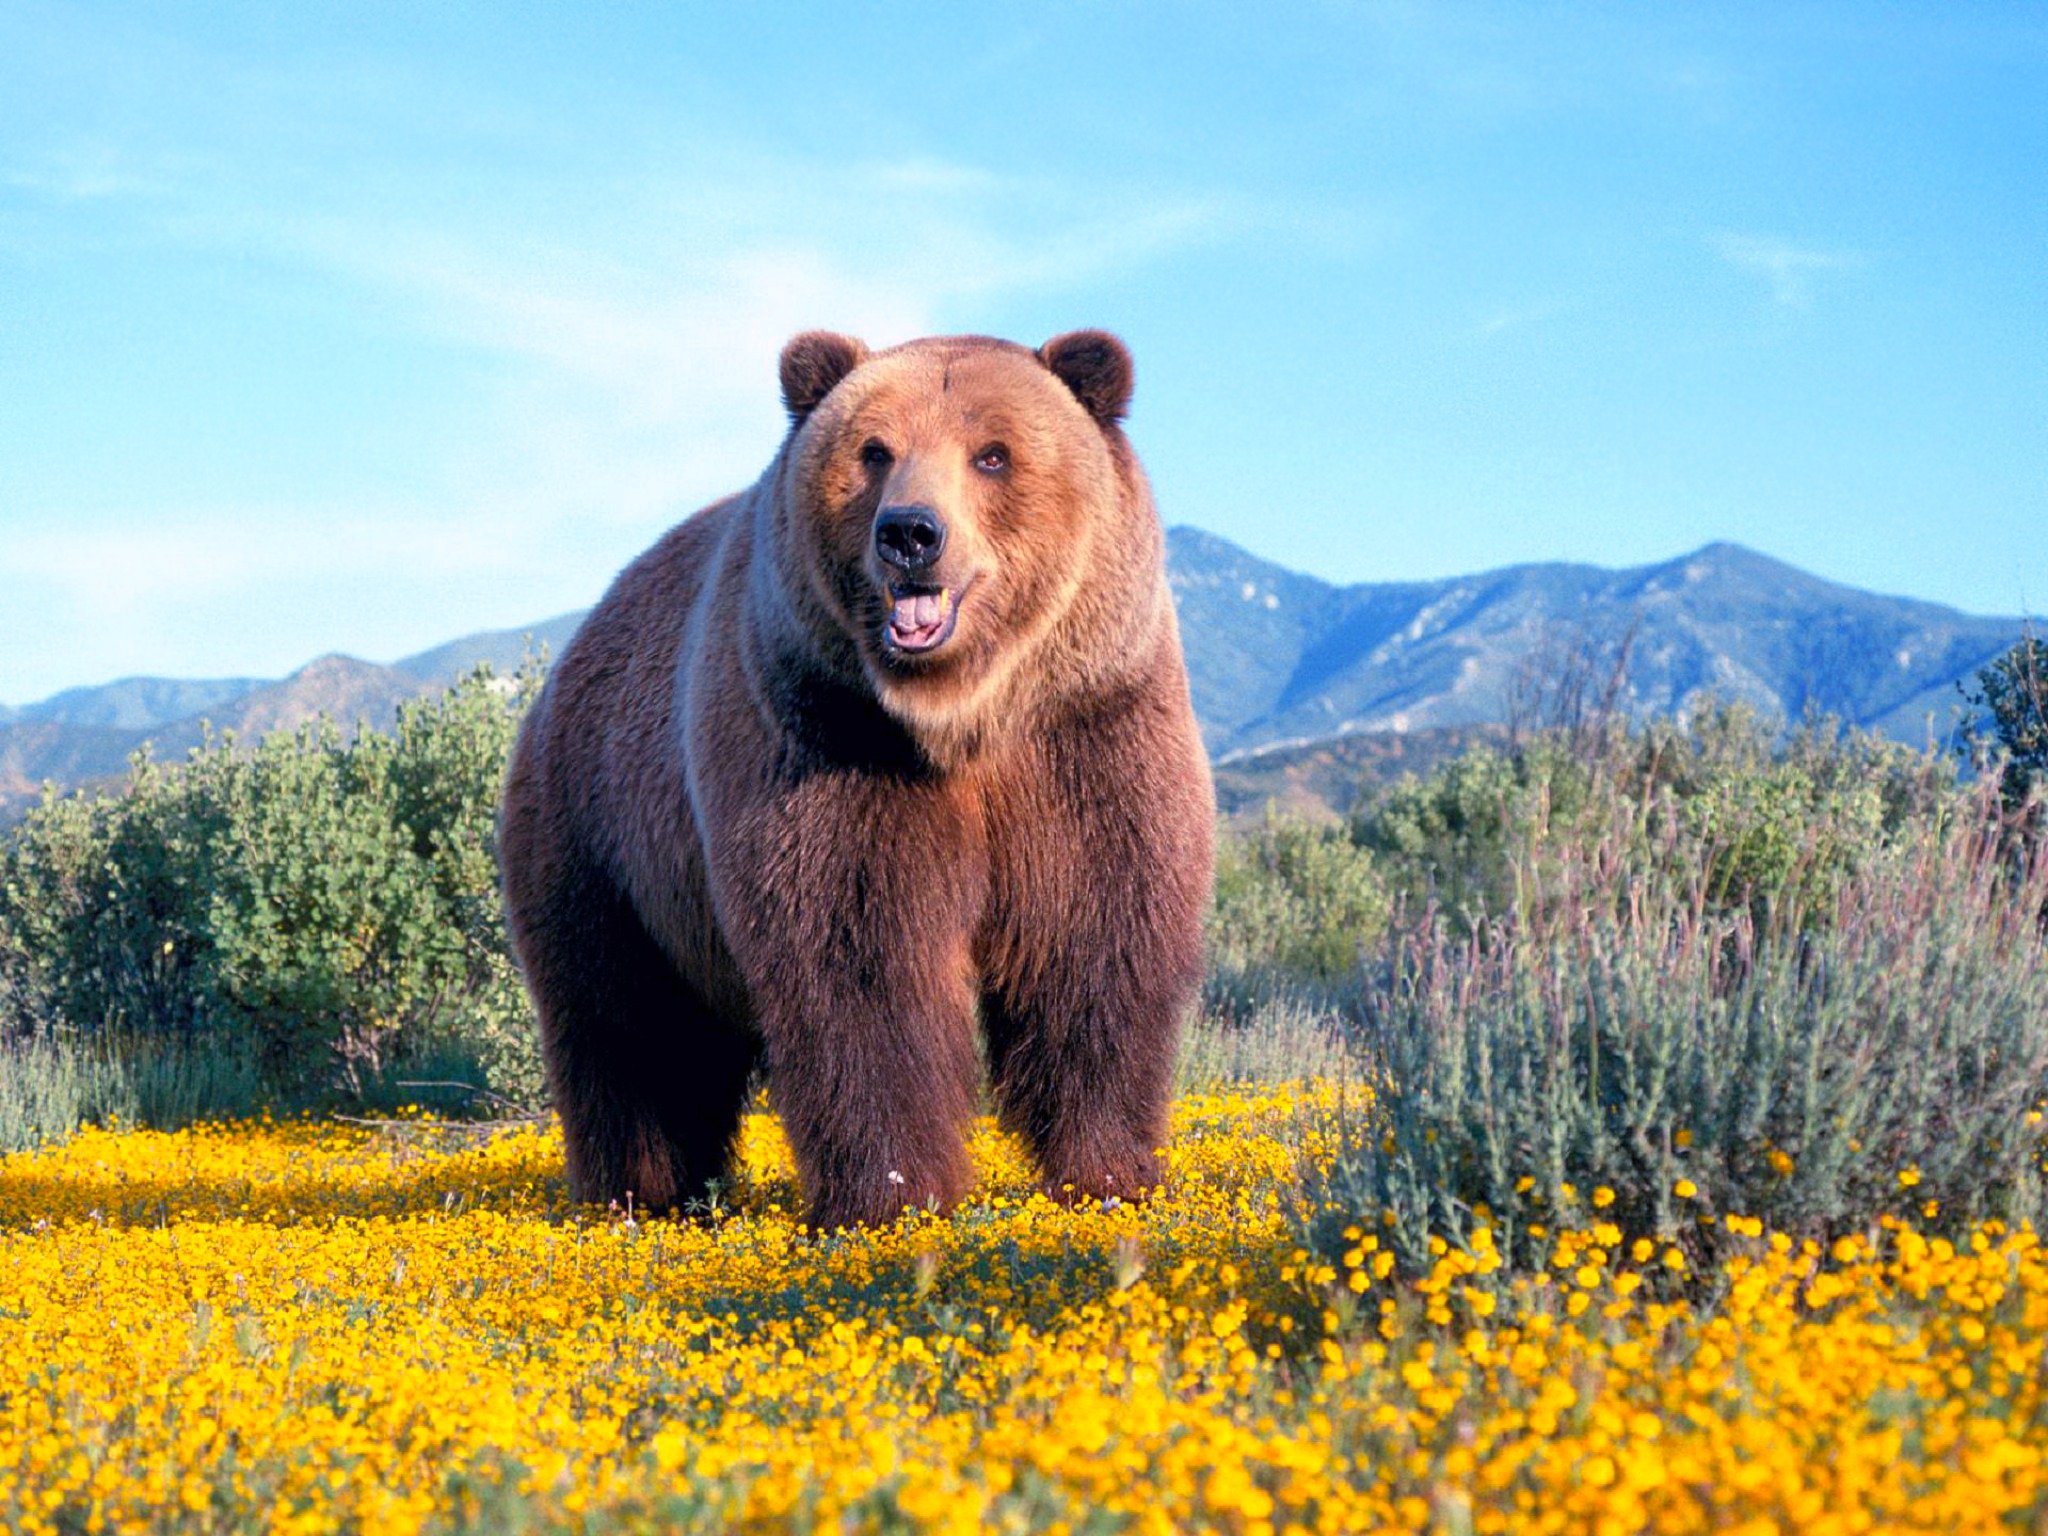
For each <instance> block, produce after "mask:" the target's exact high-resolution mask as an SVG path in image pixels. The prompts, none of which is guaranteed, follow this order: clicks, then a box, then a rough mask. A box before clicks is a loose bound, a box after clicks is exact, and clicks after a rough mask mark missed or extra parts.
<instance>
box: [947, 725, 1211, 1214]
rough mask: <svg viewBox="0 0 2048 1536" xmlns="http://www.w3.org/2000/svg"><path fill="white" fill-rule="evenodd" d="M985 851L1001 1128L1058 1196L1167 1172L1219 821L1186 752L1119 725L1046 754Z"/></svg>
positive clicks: (992, 1048) (987, 1001) (1088, 1194)
mask: <svg viewBox="0 0 2048 1536" xmlns="http://www.w3.org/2000/svg"><path fill="white" fill-rule="evenodd" d="M1030 783H1031V785H1032V787H1033V794H1032V795H1031V796H1030V798H1028V799H1021V798H1020V802H1019V804H1018V807H1017V809H1016V811H1015V813H1014V814H1013V815H1012V817H1011V818H1010V820H1009V822H1008V825H1007V829H1006V831H1007V835H1006V836H1005V838H1004V839H1003V841H1002V842H1001V843H1000V844H999V845H998V846H997V847H996V849H995V850H994V851H993V853H992V865H993V872H994V873H993V881H994V887H993V899H992V903H991V906H992V910H993V913H994V919H993V922H992V924H991V926H990V929H989V931H988V933H987V935H986V936H985V939H984V943H983V974H984V978H985V980H984V991H983V994H982V1026H983V1030H984V1032H985V1034H986V1036H987V1040H988V1053H989V1066H990V1073H991V1076H992V1078H993V1082H994V1089H995V1097H996V1102H997V1106H998V1108H999V1110H1000V1112H1001V1115H1002V1120H1003V1123H1004V1125H1005V1126H1007V1127H1008V1128H1009V1129H1010V1130H1012V1131H1014V1132H1015V1133H1017V1134H1018V1135H1019V1136H1021V1137H1022V1138H1023V1139H1024V1140H1025V1141H1026V1142H1028V1143H1029V1144H1030V1146H1031V1149H1032V1152H1033V1153H1034V1154H1035V1156H1036V1157H1037V1160H1038V1166H1039V1172H1040V1175H1041V1177H1042V1178H1043V1180H1044V1185H1045V1189H1046V1191H1047V1193H1048V1194H1050V1195H1052V1196H1054V1197H1055V1198H1062V1199H1088V1198H1096V1199H1100V1198H1104V1197H1107V1196H1111V1195H1117V1196H1124V1197H1129V1196H1132V1195H1135V1194H1138V1193H1141V1192H1142V1191H1143V1190H1145V1189H1147V1188H1149V1187H1150V1186H1151V1185H1152V1184H1153V1183H1155V1182H1156V1181H1157V1179H1158V1176H1159V1158H1158V1150H1159V1148H1161V1147H1162V1146H1163V1145H1164V1144H1165V1141H1166V1130H1167V1112H1168V1107H1169V1099H1170V1096H1171V1092H1172V1084H1173V1069H1174V1063H1175V1059H1176V1057H1177V1055H1178V1053H1179V1048H1180V1037H1181V1030H1182V1026H1183V1024H1184V1022H1185V1020H1186V1017H1187V1014H1188V1013H1189V1011H1190V1010H1191V1009H1192V1007H1193V1006H1194V1002H1195V999H1196V996H1197V994H1198V992H1199V989H1200V986H1201V976H1202V919H1203V914H1204V911H1205V909H1206V907H1207V904H1208V900H1209V880H1210V869H1211V863H1212V858H1213V839H1214V822H1213V812H1212V810H1211V809H1210V805H1211V802H1210V799H1209V795H1208V781H1207V777H1206V775H1205V774H1204V773H1203V772H1202V770H1201V767H1200V763H1199V759H1198V758H1197V757H1196V756H1195V754H1194V752H1193V751H1192V750H1191V749H1190V750H1187V751H1185V752H1175V751H1164V750H1160V749H1158V748H1157V747H1148V746H1147V744H1146V743H1145V742H1144V740H1143V739H1142V737H1141V736H1135V735H1134V734H1133V733H1131V732H1129V731H1127V730H1123V729H1119V728H1117V726H1116V725H1115V724H1114V723H1111V724H1107V725H1099V726H1098V728H1097V730H1096V731H1095V732H1094V733H1092V734H1088V733H1082V732H1080V731H1078V730H1075V731H1070V732H1068V733H1066V734H1064V735H1063V736H1062V737H1061V738H1060V739H1059V740H1058V741H1057V742H1055V743H1053V744H1051V745H1050V746H1049V747H1048V750H1047V753H1046V761H1045V762H1044V765H1043V767H1042V768H1041V770H1040V771H1039V772H1038V773H1036V774H1035V775H1033V776H1032V778H1031V780H1030Z"/></svg>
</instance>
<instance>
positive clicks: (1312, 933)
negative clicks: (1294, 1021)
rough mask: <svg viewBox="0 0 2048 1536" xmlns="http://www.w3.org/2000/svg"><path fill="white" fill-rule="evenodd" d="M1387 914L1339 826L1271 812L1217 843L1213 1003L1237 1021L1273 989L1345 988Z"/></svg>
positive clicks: (1371, 874) (1377, 887) (1361, 855)
mask: <svg viewBox="0 0 2048 1536" xmlns="http://www.w3.org/2000/svg"><path fill="white" fill-rule="evenodd" d="M1391 910H1392V900H1391V897H1390V896H1389V894H1388V891H1387V887H1386V882H1385V881H1384V880H1383V879H1382V878H1381V877H1380V875H1379V873H1378V871H1377V869H1376V868H1375V867H1374V863H1373V859H1372V856H1371V855H1370V854H1369V853H1367V852H1366V851H1365V850H1363V849H1361V848H1359V847H1358V846H1357V845H1356V844H1355V843H1354V842H1353V841H1352V838H1351V835H1350V833H1349V832H1348V831H1347V830H1346V829H1345V828H1344V827H1342V826H1338V825H1321V824H1318V823H1314V822H1309V821H1303V820H1299V819H1294V818H1287V817H1280V816H1276V815H1274V814H1272V813H1271V812H1270V811H1269V812H1268V814H1267V816H1266V819H1265V821H1264V822H1263V823H1262V824H1260V825H1259V826H1257V827H1255V828H1253V829H1252V830H1250V831H1248V832H1242V833H1235V834H1228V833H1227V834H1225V836H1224V838H1223V839H1222V842H1221V843H1220V845H1219V846H1218V849H1217V858H1216V899H1215V904H1214V906H1213V908H1212V909H1211V913H1210V923H1209V950H1210V960H1211V965H1212V968H1213V970H1214V972H1215V977H1216V981H1215V983H1214V984H1213V985H1212V988H1211V992H1212V1002H1220V1003H1222V1004H1223V1005H1224V1006H1225V1007H1226V1008H1227V1009H1229V1011H1233V1012H1241V1011H1243V1005H1246V1004H1249V1005H1251V1006H1256V1004H1257V1002H1258V1001H1260V1000H1262V999H1264V998H1265V997H1266V996H1267V995H1268V994H1269V993H1270V992H1271V991H1272V990H1273V989H1274V987H1275V985H1276V984H1277V985H1279V986H1280V987H1281V988H1282V989H1283V990H1284V989H1285V988H1287V987H1296V988H1302V987H1305V988H1308V989H1311V990H1318V989H1320V990H1327V989H1329V988H1332V987H1338V986H1342V985H1347V984H1349V983H1350V982H1352V980H1353V979H1354V977H1355V975H1356V972H1357V970H1358V966H1359V962H1360V960H1361V959H1362V958H1363V956H1364V955H1365V954H1366V952H1367V951H1368V950H1369V949H1370V948H1371V947H1372V946H1373V945H1375V944H1376V943H1377V942H1378V941H1379V939H1380V936H1381V935H1382V933H1384V931H1385V929H1386V925H1387V919H1388V916H1389V914H1390V912H1391ZM1232 1000H1235V1002H1236V1003H1237V1004H1238V1006H1232Z"/></svg>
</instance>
